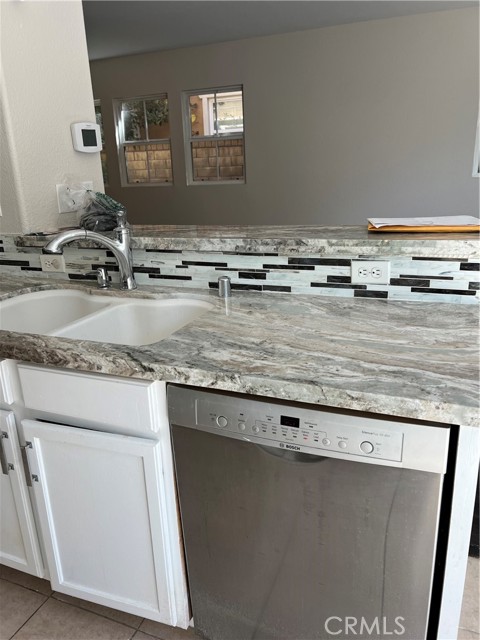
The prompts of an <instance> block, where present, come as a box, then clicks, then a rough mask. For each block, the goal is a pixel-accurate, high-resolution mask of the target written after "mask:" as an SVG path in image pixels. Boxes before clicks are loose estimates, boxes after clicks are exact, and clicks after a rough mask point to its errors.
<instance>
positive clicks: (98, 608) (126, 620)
mask: <svg viewBox="0 0 480 640" xmlns="http://www.w3.org/2000/svg"><path fill="white" fill-rule="evenodd" d="M53 597H54V598H55V599H56V600H60V601H61V602H66V603H67V604H73V605H74V606H75V607H80V609H86V610H87V611H91V612H92V613H98V615H99V616H105V618H110V620H115V622H120V623H121V624H125V625H127V627H133V628H134V629H138V627H139V626H140V625H141V623H142V620H143V618H141V617H140V616H134V615H132V614H130V613H125V612H124V611H118V609H110V607H104V606H103V605H101V604H95V603H94V602H88V600H81V599H80V598H73V597H72V596H67V595H66V594H65V593H58V591H55V593H54V594H53Z"/></svg>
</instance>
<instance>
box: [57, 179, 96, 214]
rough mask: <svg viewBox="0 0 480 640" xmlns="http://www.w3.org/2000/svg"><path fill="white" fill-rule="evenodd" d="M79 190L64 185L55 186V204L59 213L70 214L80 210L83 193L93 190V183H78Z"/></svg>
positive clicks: (89, 181) (88, 181) (87, 181)
mask: <svg viewBox="0 0 480 640" xmlns="http://www.w3.org/2000/svg"><path fill="white" fill-rule="evenodd" d="M78 186H79V187H80V188H79V189H72V188H71V187H69V186H67V185H66V184H57V185H56V188H57V203H58V212H59V213H72V212H74V211H78V210H79V209H81V208H82V205H83V197H84V195H85V191H87V190H92V189H93V182H92V181H91V180H86V181H85V182H80V183H79V185H78Z"/></svg>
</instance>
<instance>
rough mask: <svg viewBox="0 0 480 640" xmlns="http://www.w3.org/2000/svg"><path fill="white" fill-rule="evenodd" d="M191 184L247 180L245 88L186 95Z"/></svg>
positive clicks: (187, 149) (187, 150)
mask: <svg viewBox="0 0 480 640" xmlns="http://www.w3.org/2000/svg"><path fill="white" fill-rule="evenodd" d="M184 127H185V145H186V154H187V182H188V184H199V183H216V182H221V183H225V182H237V183H238V182H245V153H244V149H245V144H244V142H245V139H244V127H243V89H242V87H223V88H217V89H207V90H204V91H187V92H185V94H184Z"/></svg>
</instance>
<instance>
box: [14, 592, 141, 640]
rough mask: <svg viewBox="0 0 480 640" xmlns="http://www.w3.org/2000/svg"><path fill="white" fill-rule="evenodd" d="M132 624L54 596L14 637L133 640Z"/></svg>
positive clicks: (18, 639) (26, 639)
mask: <svg viewBox="0 0 480 640" xmlns="http://www.w3.org/2000/svg"><path fill="white" fill-rule="evenodd" d="M134 633H135V630H134V629H132V628H131V627H126V626H125V625H123V624H119V623H118V622H114V621H113V620H107V618H104V617H103V616H98V615H96V614H95V613H91V612H90V611H85V610H84V609H78V608H77V607H72V605H70V604H66V603H64V602H60V601H59V600H55V598H50V599H49V600H47V602H46V603H45V604H44V605H42V606H41V607H40V609H39V610H38V611H37V612H36V613H35V614H34V615H33V616H32V617H31V618H30V620H29V621H28V622H27V623H26V624H25V625H24V626H23V627H22V628H21V629H20V631H19V632H18V633H16V634H15V637H14V640H130V638H131V637H132V636H133V634H134Z"/></svg>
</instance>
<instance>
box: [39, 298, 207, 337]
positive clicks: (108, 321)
mask: <svg viewBox="0 0 480 640" xmlns="http://www.w3.org/2000/svg"><path fill="white" fill-rule="evenodd" d="M212 308H213V305H211V304H210V303H209V302H203V301H202V300H185V299H183V300H177V299H174V300H135V301H128V302H127V301H122V302H118V303H117V304H115V305H114V306H112V307H110V308H108V309H105V310H103V311H100V312H99V313H96V314H94V315H92V316H89V317H87V318H83V319H80V320H78V321H77V322H74V323H73V324H71V325H69V326H67V327H64V328H63V329H60V330H56V331H54V332H53V333H52V335H55V336H62V337H65V338H74V339H77V340H92V341H94V342H111V343H113V344H126V345H132V346H139V345H147V344H152V343H154V342H158V341H159V340H162V339H163V338H166V337H167V336H169V335H171V334H172V333H174V332H175V331H177V330H178V329H180V328H181V327H184V326H185V325H186V324H188V323H189V322H192V320H195V318H198V317H199V316H200V315H202V314H203V313H205V312H206V311H208V310H209V309H212Z"/></svg>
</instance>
